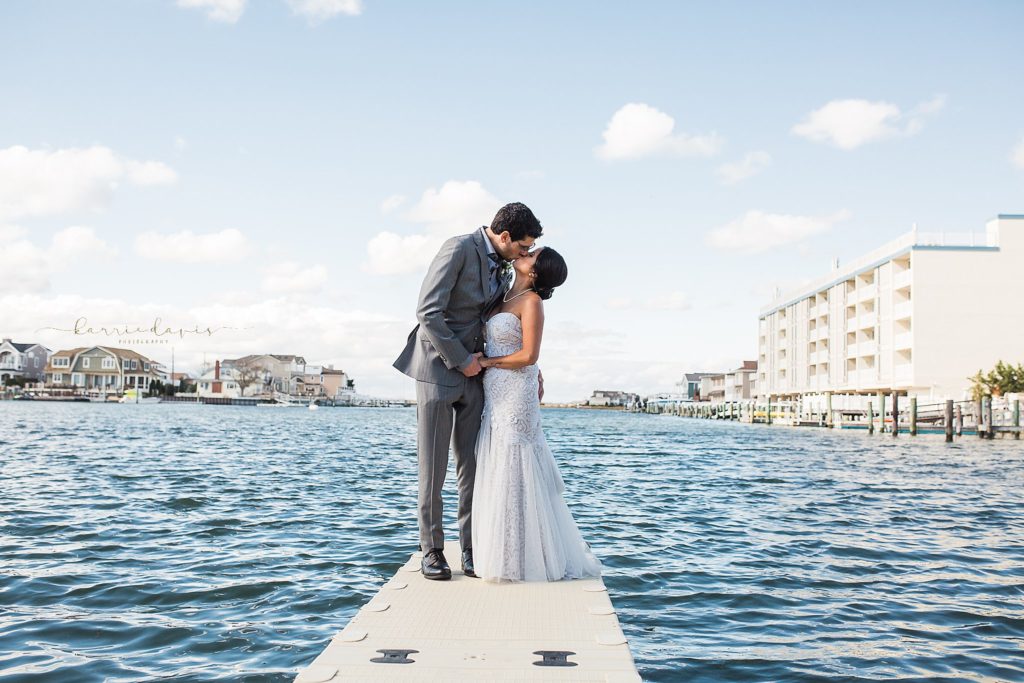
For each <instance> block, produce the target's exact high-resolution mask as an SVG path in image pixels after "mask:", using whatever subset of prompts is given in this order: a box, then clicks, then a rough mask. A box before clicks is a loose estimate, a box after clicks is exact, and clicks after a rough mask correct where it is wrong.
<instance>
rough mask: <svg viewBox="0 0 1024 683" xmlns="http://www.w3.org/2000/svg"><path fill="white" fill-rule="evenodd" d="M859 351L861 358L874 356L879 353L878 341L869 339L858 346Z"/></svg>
mask: <svg viewBox="0 0 1024 683" xmlns="http://www.w3.org/2000/svg"><path fill="white" fill-rule="evenodd" d="M857 351H858V353H859V354H860V355H861V356H873V355H875V354H876V353H878V340H877V339H869V340H868V341H862V342H861V343H859V344H857Z"/></svg>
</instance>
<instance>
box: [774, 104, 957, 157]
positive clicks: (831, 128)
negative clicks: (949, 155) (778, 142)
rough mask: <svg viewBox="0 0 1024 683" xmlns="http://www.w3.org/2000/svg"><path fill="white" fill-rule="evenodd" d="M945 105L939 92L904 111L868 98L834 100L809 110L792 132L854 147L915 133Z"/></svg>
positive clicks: (816, 139) (840, 146)
mask: <svg viewBox="0 0 1024 683" xmlns="http://www.w3.org/2000/svg"><path fill="white" fill-rule="evenodd" d="M945 105H946V96H945V95H937V96H935V97H933V98H932V99H930V100H927V101H925V102H922V103H920V104H918V105H917V106H916V107H915V108H914V109H913V110H912V111H911V112H909V113H908V114H904V113H903V112H902V111H900V108H899V107H898V106H896V105H895V104H891V103H889V102H869V101H867V100H833V101H831V102H829V103H828V104H826V105H825V106H823V107H821V108H820V109H815V110H814V111H812V112H811V113H810V114H808V115H807V116H806V117H805V118H804V120H803V121H801V122H800V123H798V124H796V125H795V126H793V129H792V132H793V133H794V134H796V135H799V136H800V137H803V138H807V139H808V140H812V141H814V142H826V143H829V144H831V145H833V146H835V147H838V148H840V149H855V148H857V147H860V146H861V145H864V144H867V143H868V142H872V141H875V140H884V139H886V138H891V137H896V136H906V135H914V134H916V133H918V132H920V131H921V129H922V128H923V127H924V119H923V117H925V116H930V115H932V114H934V113H936V112H938V111H939V110H940V109H942V108H943V107H944V106H945Z"/></svg>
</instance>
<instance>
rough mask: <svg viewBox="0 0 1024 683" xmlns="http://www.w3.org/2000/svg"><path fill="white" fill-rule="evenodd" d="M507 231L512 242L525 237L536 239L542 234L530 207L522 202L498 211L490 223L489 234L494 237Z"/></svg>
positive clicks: (541, 229) (542, 231)
mask: <svg viewBox="0 0 1024 683" xmlns="http://www.w3.org/2000/svg"><path fill="white" fill-rule="evenodd" d="M505 231H508V234H509V237H511V238H512V241H513V242H518V241H519V240H521V239H525V238H526V237H527V236H529V237H532V238H533V239H537V238H538V237H540V236H541V235H542V234H544V229H543V228H542V227H540V221H539V220H537V217H536V216H534V215H533V211H530V207H528V206H527V205H526V204H523V203H522V202H512V203H511V204H506V205H505V206H503V207H501V208H500V209H498V213H496V214H494V220H493V221H491V232H493V233H494V234H495V235H500V234H501V233H503V232H505Z"/></svg>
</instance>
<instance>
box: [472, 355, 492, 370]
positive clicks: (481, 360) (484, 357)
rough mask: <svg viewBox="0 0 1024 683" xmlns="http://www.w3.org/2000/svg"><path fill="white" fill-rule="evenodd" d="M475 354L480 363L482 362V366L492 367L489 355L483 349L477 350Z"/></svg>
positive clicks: (485, 367)
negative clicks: (489, 363) (488, 358)
mask: <svg viewBox="0 0 1024 683" xmlns="http://www.w3.org/2000/svg"><path fill="white" fill-rule="evenodd" d="M473 355H474V356H476V360H477V362H478V363H480V367H482V368H484V369H487V368H488V367H490V366H489V365H488V363H487V356H485V355H484V354H483V352H482V351H477V352H476V353H474V354H473Z"/></svg>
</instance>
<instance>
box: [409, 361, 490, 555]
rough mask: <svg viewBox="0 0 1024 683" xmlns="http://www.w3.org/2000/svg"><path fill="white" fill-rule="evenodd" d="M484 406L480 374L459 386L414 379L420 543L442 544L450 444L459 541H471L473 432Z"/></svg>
mask: <svg viewBox="0 0 1024 683" xmlns="http://www.w3.org/2000/svg"><path fill="white" fill-rule="evenodd" d="M483 407H484V389H483V374H482V373H481V374H479V375H476V376H475V377H463V378H462V380H461V381H460V383H459V384H458V385H457V386H453V387H449V386H444V385H442V384H431V383H430V382H420V381H417V382H416V423H417V428H416V451H417V455H418V458H419V531H420V546H421V547H422V548H423V551H424V552H426V551H428V550H430V549H432V548H444V529H443V508H442V502H441V489H442V488H443V487H444V480H445V475H446V474H447V472H448V446H449V444H451V447H452V450H453V451H454V452H455V476H456V479H457V482H458V491H459V543H460V545H461V547H462V549H463V550H466V549H467V548H470V547H472V544H473V527H472V514H473V480H474V478H475V477H476V437H477V434H478V433H479V431H480V415H481V413H482V412H483Z"/></svg>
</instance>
